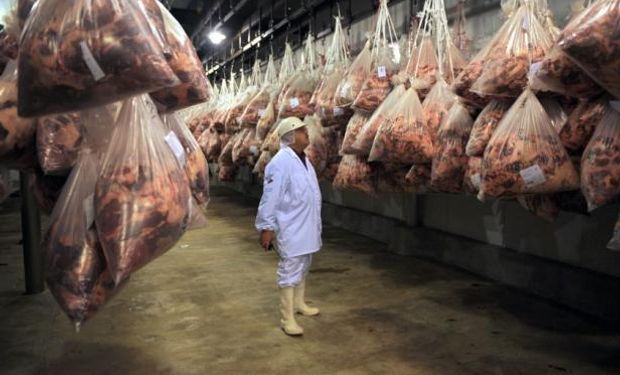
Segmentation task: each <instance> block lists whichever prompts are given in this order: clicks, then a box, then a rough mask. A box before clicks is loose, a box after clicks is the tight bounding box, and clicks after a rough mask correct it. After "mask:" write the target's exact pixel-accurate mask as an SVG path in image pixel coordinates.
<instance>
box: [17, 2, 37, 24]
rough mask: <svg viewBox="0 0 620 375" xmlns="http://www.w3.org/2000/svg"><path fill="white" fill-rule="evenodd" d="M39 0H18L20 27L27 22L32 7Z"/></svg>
mask: <svg viewBox="0 0 620 375" xmlns="http://www.w3.org/2000/svg"><path fill="white" fill-rule="evenodd" d="M37 1H38V0H17V18H18V19H19V29H20V30H22V29H23V28H24V25H25V24H26V20H27V19H28V16H30V11H31V10H32V7H33V6H34V4H35V3H36V2H37Z"/></svg>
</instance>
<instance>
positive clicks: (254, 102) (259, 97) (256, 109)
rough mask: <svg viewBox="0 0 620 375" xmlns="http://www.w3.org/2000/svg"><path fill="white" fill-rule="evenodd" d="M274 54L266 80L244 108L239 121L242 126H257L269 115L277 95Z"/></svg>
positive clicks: (268, 64)
mask: <svg viewBox="0 0 620 375" xmlns="http://www.w3.org/2000/svg"><path fill="white" fill-rule="evenodd" d="M276 75H277V74H276V67H275V63H274V61H273V55H271V56H269V62H268V63H267V70H266V74H265V81H264V82H263V84H262V88H261V90H260V91H259V92H258V94H256V95H255V96H254V97H253V98H252V99H251V100H250V102H249V103H248V105H247V107H246V108H245V109H244V111H243V114H242V115H241V118H240V119H239V121H240V122H241V125H242V126H256V125H257V124H258V123H260V122H261V120H262V119H263V118H264V117H265V116H266V115H267V111H268V107H269V106H272V105H273V104H272V103H273V100H274V99H275V97H276V95H277V89H278V86H277V76H276Z"/></svg>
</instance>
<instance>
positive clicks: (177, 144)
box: [165, 132, 185, 165]
mask: <svg viewBox="0 0 620 375" xmlns="http://www.w3.org/2000/svg"><path fill="white" fill-rule="evenodd" d="M165 139H166V143H167V144H168V146H170V149H171V150H172V153H173V154H174V156H175V157H176V158H177V160H178V161H180V162H181V165H185V150H184V149H183V145H182V144H181V141H179V137H177V135H176V134H174V132H170V133H168V135H167V136H166V138H165Z"/></svg>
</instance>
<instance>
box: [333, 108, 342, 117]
mask: <svg viewBox="0 0 620 375" xmlns="http://www.w3.org/2000/svg"><path fill="white" fill-rule="evenodd" d="M342 115H344V110H343V109H342V108H340V107H336V108H334V116H342Z"/></svg>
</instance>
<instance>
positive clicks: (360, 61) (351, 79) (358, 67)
mask: <svg viewBox="0 0 620 375" xmlns="http://www.w3.org/2000/svg"><path fill="white" fill-rule="evenodd" d="M371 68H372V57H371V54H370V41H368V42H366V45H365V46H364V48H363V49H362V51H361V52H360V53H359V55H357V57H356V58H355V60H353V63H351V66H349V68H348V69H347V71H346V73H345V76H344V79H343V80H342V81H340V82H339V83H338V87H337V88H336V92H335V97H334V103H335V105H336V106H338V107H348V106H351V105H352V104H353V102H354V101H355V98H357V95H358V94H359V93H360V91H361V90H362V86H364V82H365V81H366V78H367V77H368V76H369V75H370V70H371Z"/></svg>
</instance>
